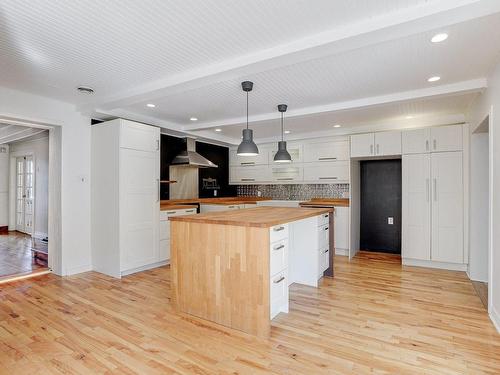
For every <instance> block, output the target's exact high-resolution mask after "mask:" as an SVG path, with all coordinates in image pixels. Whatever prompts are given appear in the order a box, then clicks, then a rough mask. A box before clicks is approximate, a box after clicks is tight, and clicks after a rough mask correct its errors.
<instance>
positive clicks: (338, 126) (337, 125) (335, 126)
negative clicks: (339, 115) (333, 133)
mask: <svg viewBox="0 0 500 375" xmlns="http://www.w3.org/2000/svg"><path fill="white" fill-rule="evenodd" d="M341 126H342V125H339V124H335V125H333V127H334V128H340V127H341Z"/></svg>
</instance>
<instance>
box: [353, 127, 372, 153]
mask: <svg viewBox="0 0 500 375" xmlns="http://www.w3.org/2000/svg"><path fill="white" fill-rule="evenodd" d="M374 143H375V136H374V134H373V133H367V134H356V135H351V158H358V157H364V156H374V155H375V149H374Z"/></svg>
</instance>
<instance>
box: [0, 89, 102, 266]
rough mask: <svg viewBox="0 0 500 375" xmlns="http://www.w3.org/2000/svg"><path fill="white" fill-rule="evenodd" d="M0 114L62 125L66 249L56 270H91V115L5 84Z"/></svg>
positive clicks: (63, 244) (0, 92)
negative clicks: (84, 114)
mask: <svg viewBox="0 0 500 375" xmlns="http://www.w3.org/2000/svg"><path fill="white" fill-rule="evenodd" d="M0 117H2V118H4V119H5V118H13V119H20V120H24V121H33V122H35V123H47V124H50V125H59V126H60V129H61V159H62V160H61V188H62V191H61V202H60V203H61V212H60V214H61V222H62V224H61V228H60V229H61V248H62V251H61V259H60V263H58V264H59V265H58V266H57V269H54V272H56V273H57V274H61V275H70V274H74V273H79V272H84V271H89V270H90V269H91V264H92V262H91V251H90V181H89V178H90V118H88V117H85V116H82V115H81V114H80V113H78V112H77V111H76V110H75V107H74V106H73V105H71V104H68V103H64V102H61V101H57V100H54V99H49V98H45V97H42V96H37V95H33V94H28V93H24V92H21V91H17V90H12V89H8V88H5V87H0ZM54 214H58V213H54ZM49 241H50V239H49Z"/></svg>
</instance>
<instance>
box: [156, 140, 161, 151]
mask: <svg viewBox="0 0 500 375" xmlns="http://www.w3.org/2000/svg"><path fill="white" fill-rule="evenodd" d="M156 151H160V140H159V139H157V140H156Z"/></svg>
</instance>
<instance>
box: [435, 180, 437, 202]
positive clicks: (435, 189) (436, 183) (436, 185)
mask: <svg viewBox="0 0 500 375" xmlns="http://www.w3.org/2000/svg"><path fill="white" fill-rule="evenodd" d="M434 201H437V178H435V179H434Z"/></svg>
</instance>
